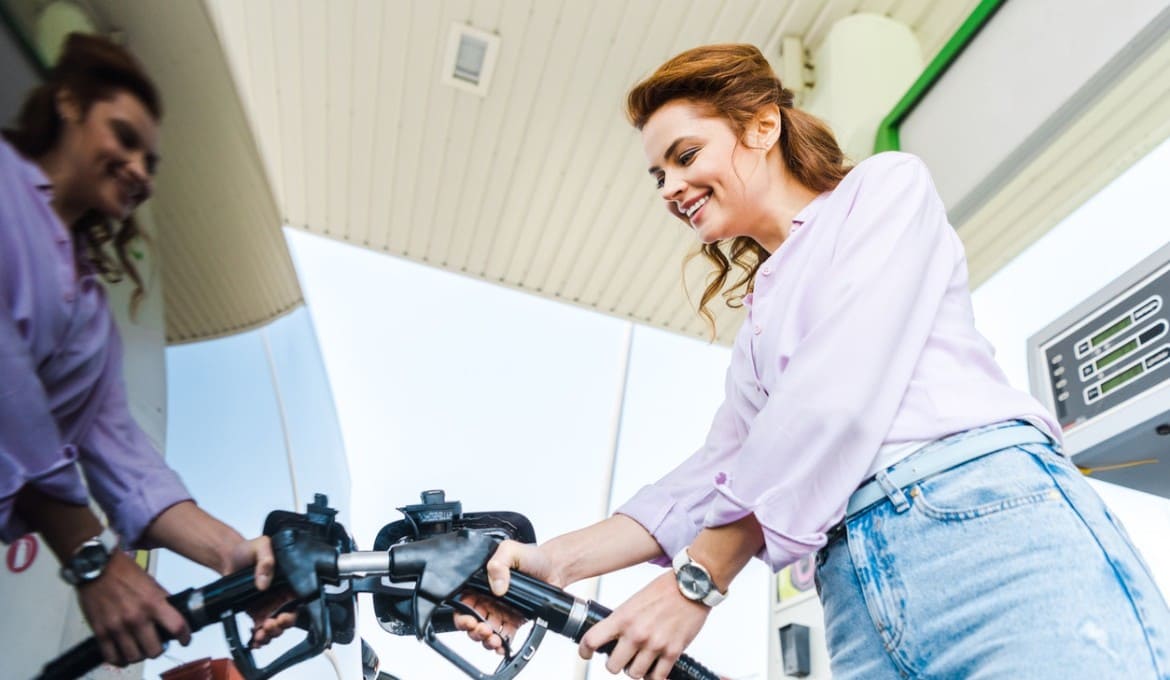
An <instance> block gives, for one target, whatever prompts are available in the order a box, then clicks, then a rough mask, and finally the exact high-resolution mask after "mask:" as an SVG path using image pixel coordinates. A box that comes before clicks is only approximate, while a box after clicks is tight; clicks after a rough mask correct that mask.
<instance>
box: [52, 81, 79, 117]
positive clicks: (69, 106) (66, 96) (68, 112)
mask: <svg viewBox="0 0 1170 680" xmlns="http://www.w3.org/2000/svg"><path fill="white" fill-rule="evenodd" d="M55 99H56V104H57V116H58V117H59V118H60V119H61V120H67V121H69V122H71V123H77V122H80V121H81V104H80V103H78V101H77V96H76V95H74V94H73V92H71V91H70V90H67V89H65V88H62V89H60V90H58V91H57V96H56V98H55Z"/></svg>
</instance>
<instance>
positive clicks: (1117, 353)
mask: <svg viewBox="0 0 1170 680" xmlns="http://www.w3.org/2000/svg"><path fill="white" fill-rule="evenodd" d="M1137 346H1138V344H1137V340H1136V339H1135V340H1130V341H1129V342H1127V343H1125V344H1124V345H1122V346H1121V347H1118V348H1117V349H1115V350H1113V351H1112V352H1110V353H1108V354H1106V355H1105V356H1103V357H1101V358H1100V359H1098V360H1097V370H1098V371H1099V370H1101V369H1103V368H1105V367H1106V366H1108V365H1109V364H1112V363H1113V362H1115V361H1117V360H1118V359H1120V358H1122V357H1123V356H1125V355H1126V354H1129V353H1130V352H1132V351H1134V350H1135V349H1137Z"/></svg>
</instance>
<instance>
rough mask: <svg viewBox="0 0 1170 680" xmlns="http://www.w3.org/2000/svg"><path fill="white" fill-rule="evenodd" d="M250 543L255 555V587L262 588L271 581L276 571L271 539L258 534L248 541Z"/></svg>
mask: <svg viewBox="0 0 1170 680" xmlns="http://www.w3.org/2000/svg"><path fill="white" fill-rule="evenodd" d="M248 543H249V544H251V547H252V550H253V554H254V555H255V557H256V569H255V570H254V571H253V574H255V576H254V579H255V581H256V589H257V590H264V589H266V588H268V586H269V585H270V584H271V583H272V575H273V573H274V572H275V571H276V556H275V555H273V553H272V541H270V540H269V538H268V537H267V536H260V537H259V538H254V539H252V540H251V541H249V542H248Z"/></svg>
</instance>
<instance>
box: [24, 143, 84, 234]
mask: <svg viewBox="0 0 1170 680" xmlns="http://www.w3.org/2000/svg"><path fill="white" fill-rule="evenodd" d="M34 162H35V163H36V164H37V166H38V167H40V169H41V172H43V173H45V177H48V178H49V182H50V183H51V184H52V185H53V199H52V201H50V205H52V206H53V212H55V213H57V217H60V218H61V221H62V222H63V223H64V224H65V226H66V227H72V226H73V224H74V223H75V222H77V220H79V219H81V216H82V215H84V214H85V208H84V207H83V206H81V205H79V204H78V203H77V202H76V201H72V200H70V197H69V190H68V188H69V186H70V185H71V180H72V179H73V173H72V171H71V170H72V165H71V164H70V163H68V162H67V161H66V159H65V158H64V155H63V154H62V153H61V151H60V150H59V149H51V150H49V151H48V152H46V153H45V154H44V155H42V156H41V157H40V158H37V159H36V160H35V161H34Z"/></svg>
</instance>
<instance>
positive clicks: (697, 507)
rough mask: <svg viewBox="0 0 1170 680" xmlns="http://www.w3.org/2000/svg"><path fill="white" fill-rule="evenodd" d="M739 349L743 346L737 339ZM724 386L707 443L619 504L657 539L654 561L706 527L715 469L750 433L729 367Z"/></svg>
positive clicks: (663, 562) (665, 560) (667, 556)
mask: <svg viewBox="0 0 1170 680" xmlns="http://www.w3.org/2000/svg"><path fill="white" fill-rule="evenodd" d="M735 351H736V352H738V351H740V347H739V345H738V344H737V349H736V350H735ZM733 360H734V359H733ZM724 392H725V394H724V400H723V403H722V404H721V405H720V406H719V409H718V410H717V411H716V412H715V419H714V421H713V422H712V424H711V428H710V430H709V431H708V434H707V439H706V441H705V442H704V443H703V446H702V447H701V448H699V450H698V451H696V452H695V453H694V454H692V455H691V456H690V457H688V458H687V459H686V460H684V461H683V462H682V463H681V464H680V465H679V466H678V467H676V468H675V469H673V470H671V471H670V472H669V473H667V474H666V476H664V477H663V478H662V479H660V480H658V481H657V482H655V483H654V484H648V485H646V486H644V487H642V488H641V489H640V490H639V491H638V492H637V493H636V494H635V495H634V497H633V498H631V499H630V500H629V501H627V502H626V503H625V504H623V505H622V506H621V507H619V508H618V509H617V512H618V513H620V514H623V515H626V516H628V517H630V518H631V519H633V520H634V521H636V522H638V523H639V524H641V525H642V526H643V527H645V529H646V530H647V531H649V532H650V533H651V534H653V536H654V539H655V540H656V541H658V545H659V546H660V547H661V548H662V555H661V556H660V557H658V558H656V559H654V560H652V561H653V562H654V563H656V564H661V565H666V564H669V563H670V559H671V558H672V557H673V556H674V555H675V554H676V553H677V552H678V551H679V550H682V549H683V548H685V547H686V546H687V545H690V543H691V541H692V540H694V538H695V536H696V535H697V534H698V533H699V531H701V530H702V528H703V520H704V517H705V516H706V514H707V510H708V507H709V506H710V504H711V501H712V500H713V499H714V497H715V487H714V485H713V483H714V480H715V479H716V475H717V474H718V471H719V470H723V469H727V468H728V466H729V465H730V463H731V461H732V459H733V458H734V456H735V454H736V451H738V449H739V446H740V442H741V441H742V440H743V437H744V435H745V434H746V431H747V423H746V421H745V420H744V418H743V417H742V416H741V415H740V411H741V405H740V403H739V402H740V399H739V397H738V396H737V395H736V394H735V381H734V377H733V372H732V370H731V369H728V371H727V377H726V381H725V389H724Z"/></svg>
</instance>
